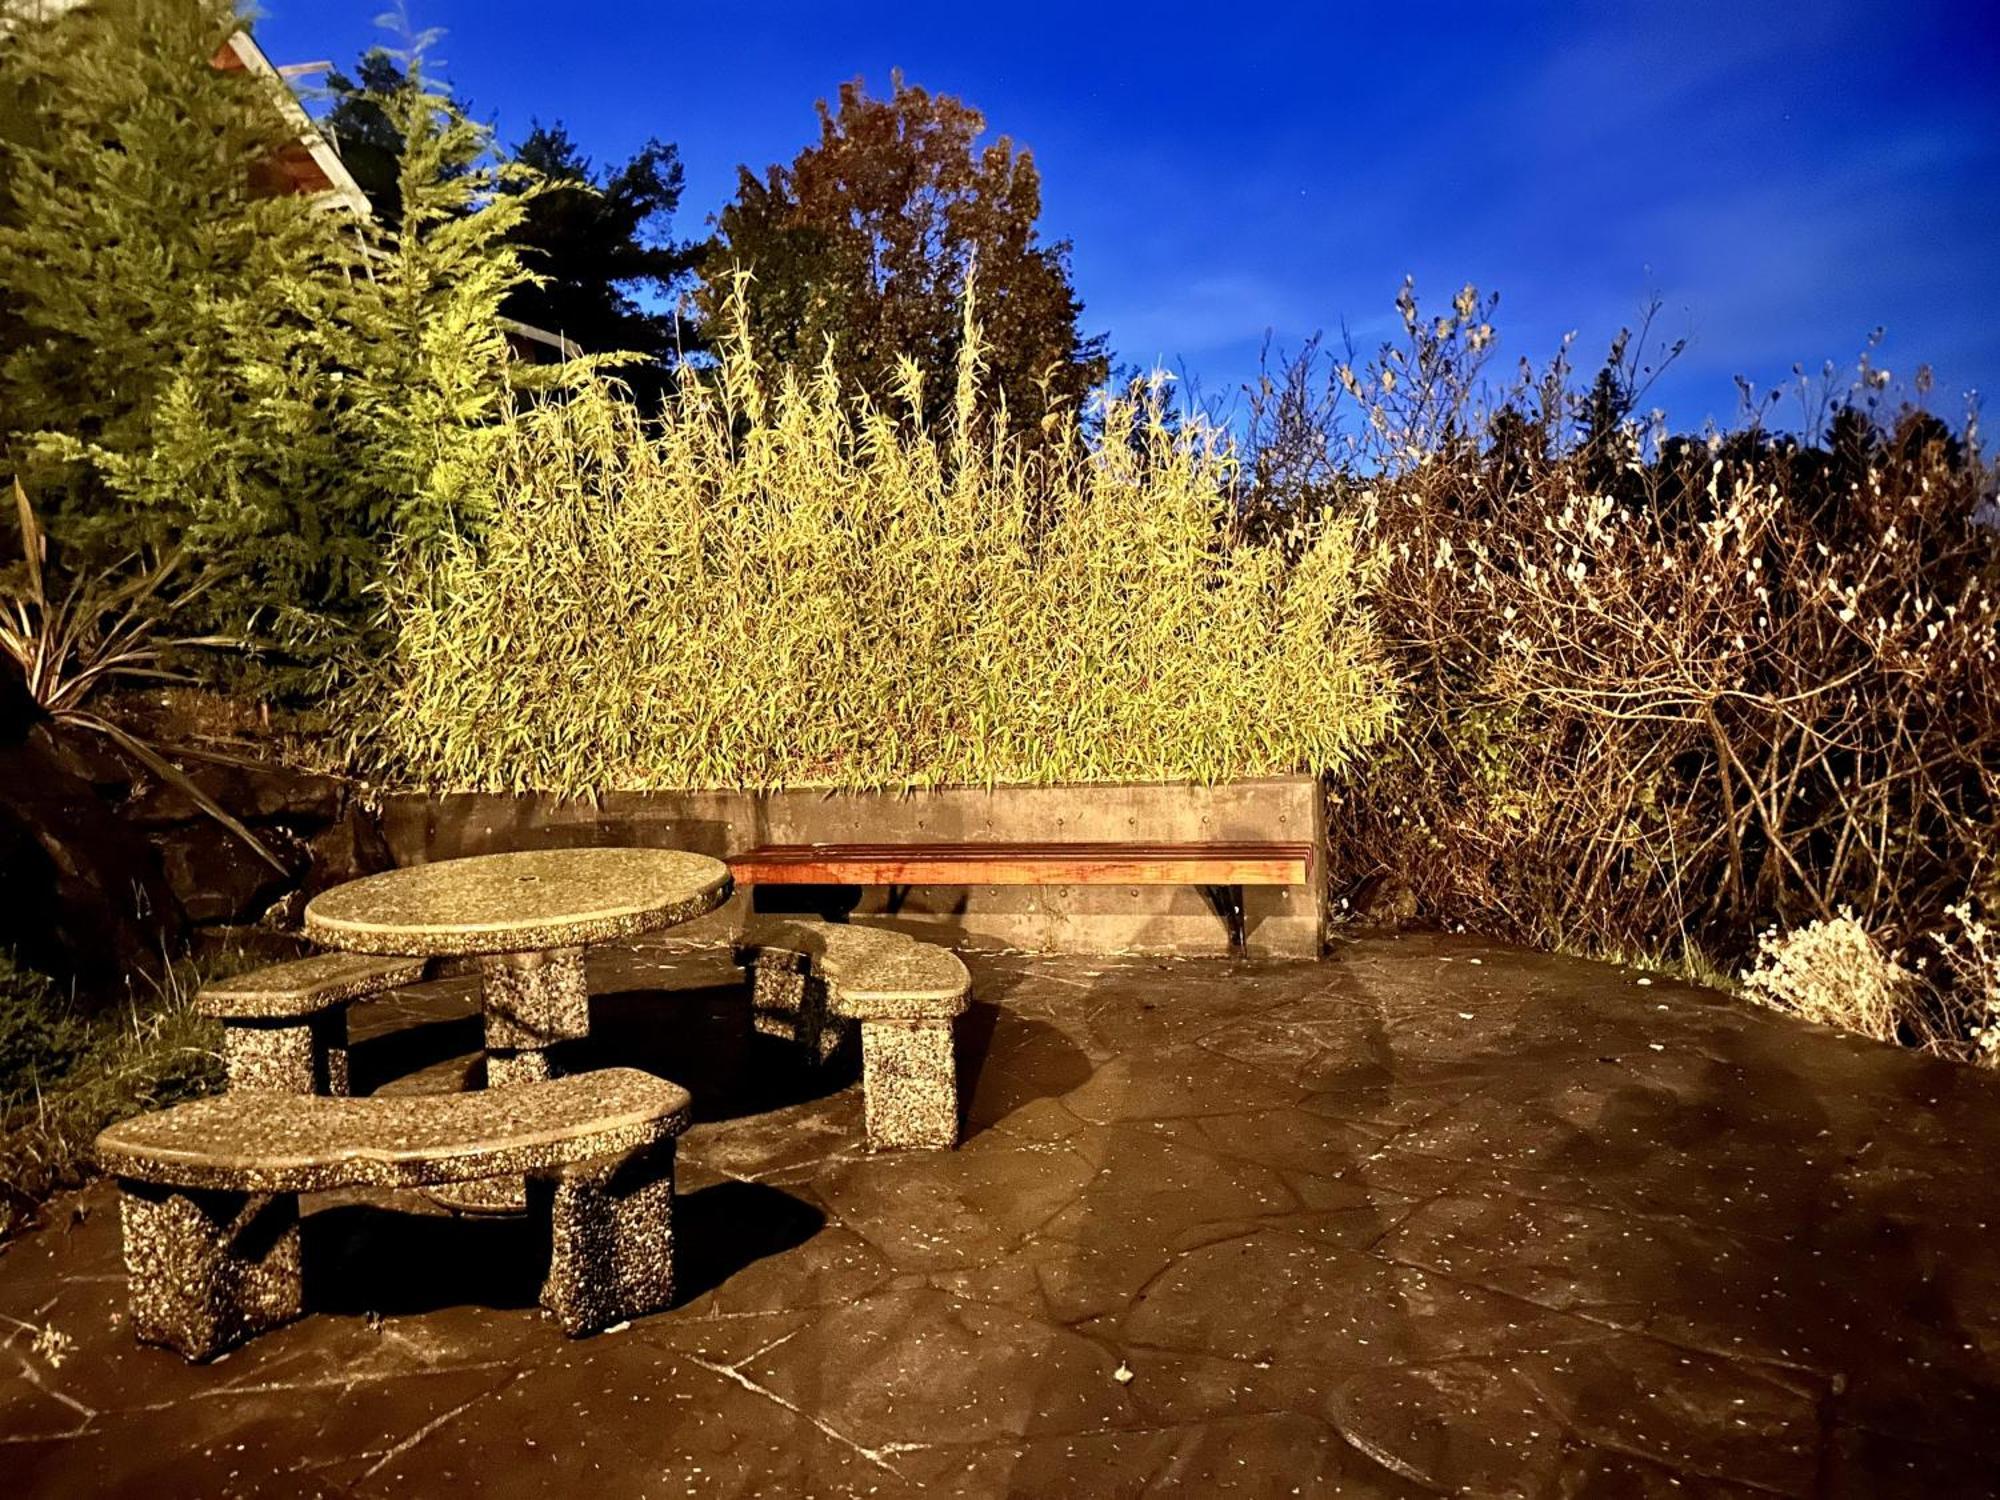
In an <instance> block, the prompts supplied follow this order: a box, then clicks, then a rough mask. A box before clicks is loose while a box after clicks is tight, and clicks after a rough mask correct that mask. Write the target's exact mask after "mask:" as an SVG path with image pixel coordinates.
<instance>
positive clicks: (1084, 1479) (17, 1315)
mask: <svg viewBox="0 0 2000 1500" xmlns="http://www.w3.org/2000/svg"><path fill="white" fill-rule="evenodd" d="M971 962H972V969H973V978H974V991H973V993H974V1006H973V1009H972V1011H971V1012H970V1013H968V1015H967V1016H966V1017H965V1018H963V1019H962V1020H961V1022H960V1023H959V1024H960V1038H959V1041H960V1050H961V1060H960V1077H961V1080H962V1087H963V1089H964V1091H965V1093H966V1095H967V1097H968V1100H969V1104H968V1111H967V1116H968V1117H967V1121H966V1139H965V1143H964V1145H963V1146H962V1147H961V1149H959V1150H958V1151H956V1152H949V1153H911V1154H895V1155H890V1154H885V1155H877V1156H871V1155H869V1154H868V1153H867V1152H866V1150H865V1149H864V1146H863V1130H862V1109H861V1098H860V1092H859V1089H858V1087H856V1086H855V1084H854V1081H853V1070H852V1068H849V1069H848V1070H847V1071H846V1072H845V1073H842V1074H839V1075H837V1076H835V1077H834V1078H832V1079H829V1080H815V1079H813V1078H811V1077H808V1076H803V1075H801V1074H800V1073H798V1072H797V1071H795V1070H794V1069H793V1068H792V1067H791V1066H790V1065H789V1063H788V1061H787V1059H786V1057H785V1055H784V1054H783V1053H782V1051H773V1050H769V1049H770V1048H771V1047H772V1046H773V1044H771V1043H770V1042H769V1041H768V1039H764V1040H760V1039H757V1038H754V1037H751V1036H749V1035H748V1034H747V1028H746V1027H745V1026H743V1025H742V1024H741V1006H742V1004H743V994H742V990H741V987H740V975H739V974H738V972H737V971H736V970H735V968H734V966H733V965H732V964H731V962H730V959H729V955H728V953H727V951H726V949H715V950H709V951H705V952H692V951H688V950H687V949H686V946H685V944H681V945H680V946H675V945H674V944H671V943H661V942H655V943H652V944H650V945H645V946H639V947H635V948H633V949H630V950H613V951H610V952H607V953H603V954H598V955H593V958H592V983H593V989H594V990H595V991H596V996H597V997H596V999H595V1000H594V1002H593V1010H594V1019H593V1026H594V1033H593V1036H592V1038H591V1040H590V1041H589V1042H588V1043H583V1044H577V1046H578V1047H579V1048H580V1049H581V1050H580V1051H578V1052H577V1053H576V1054H575V1055H573V1056H572V1057H571V1058H570V1059H569V1061H570V1062H571V1064H572V1065H576V1066H584V1065H589V1064H592V1063H596V1064H609V1063H613V1062H617V1063H625V1064H630V1065H635V1066H640V1067H647V1068H651V1069H653V1070H655V1071H657V1072H661V1073H664V1074H665V1075H667V1076H669V1077H671V1078H673V1079H675V1080H676V1081H677V1082H680V1083H682V1084H684V1085H685V1086H686V1087H688V1088H689V1089H690V1090H691V1091H692V1092H693V1094H694V1097H695V1100H696V1105H695V1108H696V1120H697V1123H696V1125H695V1127H694V1128H693V1129H692V1130H691V1131H690V1132H689V1133H688V1134H687V1135H686V1136H685V1137H684V1138H683V1142H682V1158H681V1159H682V1174H681V1190H682V1197H681V1201H680V1207H679V1210H678V1214H677V1223H676V1239H677V1241H678V1242H679V1245H680V1247H681V1248H680V1281H681V1286H682V1293H681V1301H680V1304H679V1305H678V1306H677V1307H675V1308H674V1309H673V1310H671V1311H669V1312H667V1313H664V1314H660V1315H658V1316H654V1317H650V1318H645V1319H641V1320H638V1321H635V1322H634V1323H632V1324H631V1325H630V1326H629V1327H627V1328H624V1329H622V1330H620V1331H617V1332H612V1333H608V1334H604V1335H601V1336H599V1337H596V1338H592V1339H586V1340H581V1341H576V1342H572V1341H569V1340H567V1339H565V1338H563V1337H562V1335H561V1333H560V1332H559V1331H558V1329H557V1328H556V1326H555V1325H554V1324H553V1323H551V1322H549V1321H548V1320H546V1319H545V1318H543V1317H542V1316H541V1315H540V1313H539V1312H538V1310H537V1309H536V1308H535V1306H534V1301H535V1291H536V1286H537V1280H536V1267H535V1264H534V1260H535V1249H534V1245H533V1236H532V1233H531V1232H530V1231H529V1229H528V1227H527V1226H526V1225H525V1224H524V1223H522V1222H520V1221H517V1220H510V1219H505V1218H500V1219H485V1220H479V1219H458V1218H452V1217H450V1216H448V1215H446V1214H444V1213H443V1212H442V1211H440V1210H438V1209H436V1208H434V1207H433V1206H432V1205H430V1204H429V1203H427V1202H426V1201H425V1200H423V1199H422V1198H419V1197H414V1196H409V1197H398V1198H394V1199H384V1198H381V1197H374V1198H362V1197H350V1198H342V1197H329V1198H326V1199H321V1200H313V1199H309V1200H308V1201H307V1209H308V1217H307V1220H306V1255H307V1305H308V1307H309V1308H312V1309H314V1311H313V1312H312V1314H311V1315H310V1316H308V1317H307V1318H306V1319H304V1320H303V1321H301V1322H299V1323H296V1324H293V1325H291V1326H289V1327H286V1328H283V1329H280V1330H278V1331H276V1332H273V1333H270V1334H267V1335H265V1336H263V1337H261V1338H259V1339H257V1340H255V1341H254V1342H252V1343H251V1344H249V1345H248V1346H246V1347H245V1348H243V1349H240V1350H238V1351H237V1352H236V1353H234V1354H233V1355H231V1356H229V1357H227V1358H226V1359H224V1360H223V1361H220V1362H218V1363H216V1364H213V1365H209V1366H205V1367H203V1366H189V1365H185V1364H183V1363H182V1362H181V1361H180V1360H179V1359H178V1358H177V1357H176V1356H174V1355H171V1354H168V1353H165V1352H162V1351H160V1350H155V1349H142V1348H138V1347H136V1346H135V1345H134V1344H133V1343H132V1342H131V1340H130V1337H129V1332H128V1330H127V1329H125V1328H124V1327H123V1326H122V1318H121V1308H122V1306H123V1300H124V1276H123V1272H122V1269H121V1267H120V1265H119V1260H118V1243H117V1242H118V1236H117V1223H116V1213H115V1207H114V1201H113V1195H112V1194H111V1193H110V1191H109V1190H108V1189H107V1188H106V1187H105V1186H104V1185H99V1186H97V1187H94V1188H92V1189H89V1190H87V1191H85V1192H83V1193H81V1194H78V1195H75V1196H73V1197H71V1198H68V1199H65V1200H63V1201H61V1202H59V1203H58V1204H56V1205H55V1206H54V1208H53V1210H52V1212H51V1213H50V1215H49V1220H48V1223H47V1224H46V1225H45V1226H44V1227H43V1228H41V1229H39V1230H37V1231H36V1232H34V1233H32V1234H31V1235H29V1236H27V1237H26V1238H24V1239H23V1240H21V1241H20V1242H18V1243H16V1244H15V1245H13V1246H12V1247H11V1248H9V1249H7V1250H6V1251H5V1252H4V1254H0V1315H4V1316H0V1341H3V1342H4V1347H0V1473H3V1474H4V1475H5V1477H6V1485H5V1488H6V1491H7V1493H9V1494H10V1495H24V1496H25V1495H85V1494H88V1495H107V1494H110V1495H145V1496H164V1495H182V1494H201V1495H224V1494H284V1495H315V1494H342V1495H346V1494H353V1495H392V1494H402V1495H407V1494H441V1493H447V1492H459V1493H466V1494H482V1495H484V1494H499V1495H508V1494H523V1495H527V1494H545V1493H571V1492H577V1491H587V1492H588V1493H591V1494H594V1495H599V1496H624V1495H647V1496H653V1495H662V1496H666V1495H671V1496H680V1495H699V1496H752V1495H756V1496H765V1495H800V1496H848V1495H855V1496H861V1495H875V1496H903V1495H920V1494H921V1495H974V1496H1049V1495H1064V1494H1076V1495H1088V1496H1092V1497H1104V1496H1125V1495H1140V1494H1168V1493H1172V1494H1188V1495H1218V1494H1228V1495H1253V1496H1261V1495H1272V1496H1287V1495H1332V1494H1345V1495H1390V1496H1400V1495H1427V1494H1435V1493H1461V1492H1464V1493H1476V1494H1526V1495H1579V1496H1582V1495H1608V1496H1625V1495H1638V1496H1647V1495H1666V1494H1675V1495H1687V1494H1705V1495H1734V1494H1743V1495H1815V1496H1818V1495H1827V1496H1841V1495H1855V1496H1893V1495H1903V1494H1911V1495H1926V1496H1931V1497H1941V1496H1947V1495H1952V1496H1955V1495H1972V1494H1988V1493H1993V1492H1994V1491H1995V1489H1996V1476H2000V1236H1996V1234H1995V1233H1994V1226H1995V1222H1996V1219H2000V1179H1996V1177H1995V1175H1994V1174H1993V1173H1992V1172H1991V1171H1990V1158H1991V1153H1992V1149H1993V1143H1994V1141H1995V1140H1996V1138H2000V1078H1996V1077H1994V1076H1991V1075H1988V1074H1985V1073H1981V1072H1976V1071H1973V1070H1970V1069H1965V1068H1959V1067H1954V1066H1951V1065H1946V1064H1941V1063H1935V1062H1930V1061H1926V1060H1924V1059H1921V1058H1918V1057H1915V1056H1912V1055H1909V1054H1907V1053H1900V1052H1897V1051H1894V1050H1892V1049H1889V1048H1886V1047H1881V1046H1876V1045H1874V1044H1871V1043H1867V1042H1862V1041H1859V1040H1855V1039H1852V1038H1846V1037H1842V1036H1838V1035H1835V1034H1833V1033H1830V1032H1826V1031H1820V1030H1815V1029H1811V1028H1807V1027H1802V1026H1798V1025H1794V1024H1792V1023H1789V1022H1786V1021H1783V1020H1781V1019H1779V1018H1777V1017H1774V1016H1770V1015H1765V1014H1761V1013H1757V1012H1753V1011H1751V1010H1749V1009H1747V1008H1745V1007H1743V1006H1741V1005H1738V1004H1736V1003H1734V1002H1731V1001H1728V1000H1725V999H1722V998H1721V997H1718V996H1715V995H1712V994H1708V993H1705V992H1702V991H1699V990H1694V989H1690V988H1686V987H1683V986H1680V985H1676V984H1672V983H1669V982H1667V981H1664V980H1655V981H1654V982H1652V983H1650V984H1643V983H1641V982H1639V977H1638V976H1637V975H1635V974H1634V973H1633V972H1632V971H1628V970H1621V969H1613V968H1607V967H1601V966H1594V965H1588V964H1582V963H1574V962H1569V961H1565V960H1559V959H1551V958H1546V957H1542V956H1538V955H1533V954H1525V953H1519V952H1514V951H1511V950H1507V949H1502V948H1497V947H1493V946H1489V945H1484V944H1480V943H1477V942H1475V941H1472V940H1469V939H1464V938H1448V937H1429V936H1408V937H1403V938H1377V939H1365V940H1361V941H1355V942H1343V943H1341V944H1340V945H1339V946H1338V947H1337V948H1336V949H1335V951H1334V952H1333V953H1332V955H1331V956H1330V957H1329V958H1327V959H1326V960H1325V961H1324V962H1321V963H1318V964H1285V963H1253V962H1231V961H1226V960H1182V961H1162V960H1129V961H1108V960H1090V959H1081V958H1026V957H1011V956H1003V957H992V958H977V957H975V958H973V959H972V961H971ZM354 1029H355V1035H356V1038H357V1042H356V1046H355V1049H354V1072H355V1081H356V1086H357V1088H359V1089H363V1090H366V1089H369V1088H376V1087H380V1088H386V1089H424V1088H438V1087H454V1086H458V1085H460V1084H461V1083H463V1081H464V1079H465V1075H466V1072H467V1069H468V1068H469V1067H470V1065H471V1064H470V1055H471V1054H472V1053H473V1052H474V1051H475V1049H476V1047H477V1045H478V1038H479V1028H478V1021H477V1015H476V1002H475V998H474V996H473V994H472V991H471V985H470V981H466V980H459V981H446V982H442V983H438V984H433V985H429V986H425V987H424V988H422V989H421V990H418V991H414V992H409V993H408V994H406V995H403V996H396V997H390V998H388V999H385V1000H382V1001H377V1002H370V1003H369V1004H367V1005H364V1006H362V1007H359V1008H358V1009H357V1011H356V1014H355V1028H354ZM385 1205H387V1206H385ZM38 1334H39V1335H40V1336H39V1337H38Z"/></svg>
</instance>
